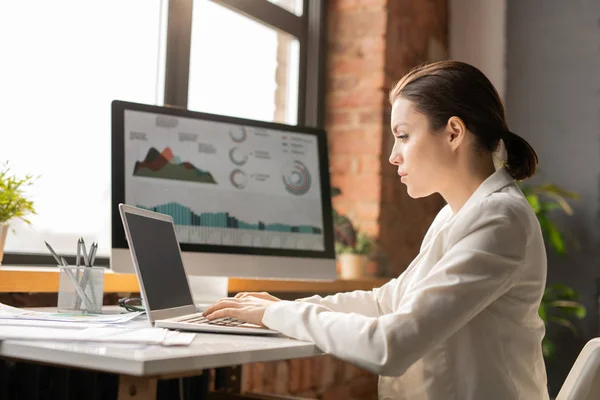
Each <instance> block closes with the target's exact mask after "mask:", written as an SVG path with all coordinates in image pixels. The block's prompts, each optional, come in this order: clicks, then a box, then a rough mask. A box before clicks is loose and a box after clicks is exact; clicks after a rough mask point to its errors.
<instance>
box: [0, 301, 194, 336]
mask: <svg viewBox="0 0 600 400" xmlns="http://www.w3.org/2000/svg"><path fill="white" fill-rule="evenodd" d="M140 314H142V313H139V312H138V313H127V314H115V315H93V314H62V313H61V314H59V313H44V312H37V311H29V310H22V309H19V308H14V307H10V306H7V305H4V304H2V303H0V340H45V341H55V342H56V341H60V342H102V343H115V344H117V343H120V344H145V345H161V346H188V345H190V343H192V341H193V340H194V337H195V334H194V333H183V332H178V331H171V330H168V329H164V328H150V327H137V328H134V327H131V325H130V324H125V323H127V322H129V321H131V320H132V319H134V318H135V317H137V316H139V315H140ZM121 324H125V325H121ZM128 325H129V326H128Z"/></svg>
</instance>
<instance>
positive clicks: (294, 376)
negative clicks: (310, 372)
mask: <svg viewBox="0 0 600 400" xmlns="http://www.w3.org/2000/svg"><path fill="white" fill-rule="evenodd" d="M289 366H290V367H289V378H290V383H289V388H290V392H291V393H295V392H297V391H299V390H300V381H301V379H302V377H301V375H302V362H301V361H300V360H299V359H292V360H289Z"/></svg>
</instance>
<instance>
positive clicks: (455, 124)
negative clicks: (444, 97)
mask: <svg viewBox="0 0 600 400" xmlns="http://www.w3.org/2000/svg"><path fill="white" fill-rule="evenodd" d="M446 133H447V138H448V144H449V145H450V147H451V149H452V150H453V151H454V150H456V149H457V148H458V146H460V144H461V143H462V142H463V140H464V138H465V135H466V133H467V126H466V125H465V123H464V121H463V120H462V119H460V118H459V117H450V118H449V119H448V123H447V124H446Z"/></svg>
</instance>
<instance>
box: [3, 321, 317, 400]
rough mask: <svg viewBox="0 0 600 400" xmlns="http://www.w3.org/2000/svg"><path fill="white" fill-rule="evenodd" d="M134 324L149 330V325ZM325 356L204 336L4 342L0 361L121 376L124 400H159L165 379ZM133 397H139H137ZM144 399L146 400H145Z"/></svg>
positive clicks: (257, 340)
mask: <svg viewBox="0 0 600 400" xmlns="http://www.w3.org/2000/svg"><path fill="white" fill-rule="evenodd" d="M132 324H135V325H142V326H147V322H145V321H144V322H140V321H136V322H132ZM321 354H323V353H322V352H321V351H320V350H319V349H318V348H317V347H316V346H315V345H314V344H312V343H307V342H301V341H297V340H293V339H289V338H286V337H284V336H282V335H281V336H274V337H273V336H247V335H244V336H242V335H231V334H226V335H225V334H212V333H211V334H207V333H199V334H197V336H196V338H195V340H194V342H193V343H192V344H191V345H190V346H185V347H161V346H145V345H140V346H131V345H110V344H99V343H93V344H92V343H90V344H87V343H61V342H35V341H16V340H8V341H3V342H1V341H0V358H9V359H17V360H24V361H30V362H35V363H41V364H50V365H57V366H63V367H75V368H83V369H89V370H94V371H101V372H110V373H115V374H119V375H120V379H119V399H134V398H135V399H139V398H144V399H146V398H155V396H156V385H157V380H158V379H161V378H165V377H169V378H176V377H184V376H193V375H200V373H201V371H202V370H203V369H207V368H217V367H224V366H232V365H240V364H246V363H253V362H264V361H276V360H284V359H292V358H303V357H312V356H315V355H321ZM132 385H133V386H135V390H133V391H132ZM130 393H135V397H134V396H131V395H130ZM140 393H145V395H144V396H142V397H140Z"/></svg>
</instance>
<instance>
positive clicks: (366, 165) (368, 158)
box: [358, 154, 381, 174]
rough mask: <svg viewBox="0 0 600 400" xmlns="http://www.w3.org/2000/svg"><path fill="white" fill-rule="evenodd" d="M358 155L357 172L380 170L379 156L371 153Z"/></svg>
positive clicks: (377, 172)
mask: <svg viewBox="0 0 600 400" xmlns="http://www.w3.org/2000/svg"><path fill="white" fill-rule="evenodd" d="M358 157H359V165H360V167H359V170H358V172H359V173H376V174H379V173H380V172H381V157H380V156H378V155H373V154H362V155H360V156H358Z"/></svg>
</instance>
